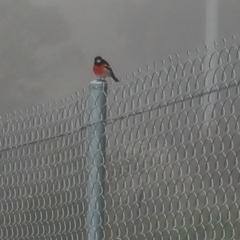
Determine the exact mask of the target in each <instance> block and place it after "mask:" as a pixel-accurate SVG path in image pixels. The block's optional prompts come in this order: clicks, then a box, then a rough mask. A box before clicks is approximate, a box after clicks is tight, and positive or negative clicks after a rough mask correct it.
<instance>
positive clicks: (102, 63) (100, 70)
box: [93, 56, 119, 82]
mask: <svg viewBox="0 0 240 240" xmlns="http://www.w3.org/2000/svg"><path fill="white" fill-rule="evenodd" d="M93 72H94V74H95V75H96V76H98V77H99V78H100V79H102V78H103V79H105V78H107V77H111V78H112V79H113V80H114V81H115V82H119V80H118V79H117V78H116V76H115V74H114V73H113V70H112V68H111V66H110V65H109V63H108V62H107V61H106V60H104V59H103V58H102V57H100V56H97V57H95V58H94V64H93Z"/></svg>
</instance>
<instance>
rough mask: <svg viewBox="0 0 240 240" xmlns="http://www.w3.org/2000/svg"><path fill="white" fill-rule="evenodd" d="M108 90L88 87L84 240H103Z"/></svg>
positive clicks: (99, 84) (101, 85)
mask: <svg viewBox="0 0 240 240" xmlns="http://www.w3.org/2000/svg"><path fill="white" fill-rule="evenodd" d="M107 87H108V86H107V83H106V82H105V81H100V80H99V81H97V80H94V81H92V82H90V86H89V88H90V96H89V116H90V119H89V120H90V127H89V128H88V144H89V145H88V147H89V151H88V158H87V160H88V172H89V178H88V189H87V191H88V212H87V222H86V224H87V240H102V239H103V218H104V216H103V211H104V184H103V182H104V178H105V166H104V164H105V148H106V137H105V125H106V122H105V121H106V113H107V105H106V103H107Z"/></svg>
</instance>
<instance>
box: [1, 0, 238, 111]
mask: <svg viewBox="0 0 240 240" xmlns="http://www.w3.org/2000/svg"><path fill="white" fill-rule="evenodd" d="M20 2H21V3H20ZM16 3H18V4H16ZM23 5H24V6H23ZM25 5H26V6H25ZM42 8H44V9H42ZM0 9H2V18H1V19H0V43H2V46H1V47H0V62H1V64H0V70H1V73H2V74H1V76H0V81H1V84H2V85H1V86H2V87H1V90H0V97H1V103H2V104H1V105H0V114H1V115H3V114H4V113H6V112H12V111H14V110H23V109H25V108H28V107H31V106H35V105H36V104H39V103H47V102H48V101H51V100H59V99H61V98H63V97H67V96H70V95H71V94H73V93H74V92H75V91H81V89H82V88H83V87H85V88H88V82H89V81H91V80H93V79H94V75H93V74H92V71H91V66H92V61H93V58H94V57H95V56H96V55H102V56H103V57H104V58H106V59H107V60H108V61H109V62H110V63H111V65H112V67H113V69H114V71H115V73H116V75H117V76H118V77H119V78H124V77H125V75H126V74H131V72H132V71H136V70H137V68H139V67H144V66H145V65H147V64H151V63H152V62H153V61H156V62H157V63H159V64H160V63H161V60H162V59H167V57H168V55H170V54H171V55H172V54H175V53H179V54H180V55H183V54H185V53H186V51H187V50H189V51H190V52H191V51H193V52H194V50H195V48H196V47H200V48H203V46H204V44H205V12H206V11H205V10H206V9H205V0H202V1H201V0H161V1H160V0H115V1H113V0H99V1H96V0H22V1H19V0H0ZM239 12H240V1H239V0H228V1H226V0H219V12H218V15H219V29H218V40H219V41H220V40H221V39H222V38H226V39H227V40H229V41H230V40H231V35H233V34H234V35H235V36H236V37H237V41H238V42H239V41H240V31H239V30H240V29H239V23H240V14H239ZM0 13H1V11H0ZM3 13H5V14H3ZM10 66H11V67H10Z"/></svg>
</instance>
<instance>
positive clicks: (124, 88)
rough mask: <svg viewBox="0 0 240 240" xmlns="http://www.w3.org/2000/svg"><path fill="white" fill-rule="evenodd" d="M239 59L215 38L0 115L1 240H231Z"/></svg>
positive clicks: (239, 232)
mask: <svg viewBox="0 0 240 240" xmlns="http://www.w3.org/2000/svg"><path fill="white" fill-rule="evenodd" d="M239 59H240V46H239V45H238V44H237V43H236V41H235V39H234V41H233V43H231V44H228V43H227V42H226V41H224V43H223V45H221V46H217V45H215V51H214V52H213V53H209V52H208V51H207V48H206V49H205V50H203V51H200V50H198V49H197V50H196V52H195V54H193V55H191V54H190V53H187V57H186V59H181V60H180V58H179V56H178V55H176V56H175V57H174V58H171V57H170V58H169V62H168V63H165V62H162V66H161V67H160V66H158V65H157V64H153V66H149V67H147V68H146V69H145V70H142V71H140V70H139V71H138V72H137V73H136V74H133V75H132V76H131V77H127V80H126V82H124V83H123V82H122V83H120V84H109V85H110V86H107V83H106V82H101V81H95V82H92V83H91V84H90V86H91V89H90V93H88V92H84V93H83V94H80V96H79V94H75V95H73V96H72V97H71V98H69V99H64V100H62V101H61V102H54V103H51V104H48V105H45V106H44V105H39V106H37V107H35V108H32V109H29V110H27V111H22V112H20V113H13V114H8V115H6V116H5V117H3V118H2V119H1V123H0V132H1V134H0V172H1V178H0V186H1V187H0V190H1V202H0V209H1V215H0V219H1V221H0V222H1V226H0V239H2V240H33V239H34V240H36V239H43V240H50V239H51V240H56V239H57V240H65V239H66V240H73V239H74V240H77V239H79V240H83V239H88V240H100V239H101V240H102V239H111V240H117V239H119V240H120V239H121V240H129V239H132V240H135V239H136V240H137V239H138V240H145V239H156V240H159V239H164V240H165V239H171V240H180V239H181V240H183V239H184V240H186V239H205V240H210V239H216V240H219V239H224V240H230V239H231V240H239V239H240V227H239V226H240V225H239V222H240V207H239V206H240V161H239V159H240V132H239V130H240V108H239V106H240V86H239V85H240V61H239ZM107 87H108V89H107Z"/></svg>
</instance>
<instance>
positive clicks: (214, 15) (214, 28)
mask: <svg viewBox="0 0 240 240" xmlns="http://www.w3.org/2000/svg"><path fill="white" fill-rule="evenodd" d="M217 36H218V0H206V39H205V41H206V45H207V47H208V53H209V56H211V54H212V53H213V52H214V50H215V46H214V42H215V41H217ZM216 66H217V61H216V58H213V59H212V61H211V66H210V62H209V61H208V62H206V63H205V74H206V75H207V79H206V80H207V81H206V83H207V86H208V91H209V90H211V88H212V87H213V85H214V84H213V77H214V71H215V70H216ZM216 98H217V96H216V94H215V93H212V94H211V95H206V96H205V97H204V98H203V100H204V108H205V110H206V111H205V113H206V124H205V129H204V132H205V133H207V129H209V128H210V129H211V128H212V127H213V126H212V124H211V123H210V119H211V115H212V112H213V110H214V109H213V105H214V103H215V102H216ZM209 103H210V104H209Z"/></svg>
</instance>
